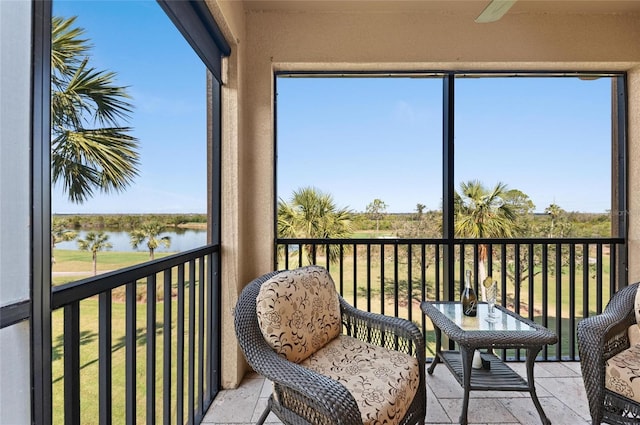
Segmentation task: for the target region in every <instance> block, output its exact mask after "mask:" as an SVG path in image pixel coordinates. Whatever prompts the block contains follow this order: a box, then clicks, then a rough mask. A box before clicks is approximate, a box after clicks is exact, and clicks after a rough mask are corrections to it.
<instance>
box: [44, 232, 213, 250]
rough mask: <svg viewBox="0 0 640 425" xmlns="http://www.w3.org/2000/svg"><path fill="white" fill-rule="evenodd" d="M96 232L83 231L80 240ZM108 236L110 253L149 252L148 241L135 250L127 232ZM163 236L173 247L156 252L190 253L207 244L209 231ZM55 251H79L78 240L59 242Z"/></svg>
mask: <svg viewBox="0 0 640 425" xmlns="http://www.w3.org/2000/svg"><path fill="white" fill-rule="evenodd" d="M91 231H94V230H81V231H79V232H78V238H79V239H84V238H85V237H86V235H87V233H89V232H91ZM104 233H106V234H107V235H109V240H108V242H110V243H111V245H113V248H111V249H110V250H109V251H127V252H134V251H140V252H148V251H149V249H148V248H147V241H146V240H145V241H143V242H142V243H141V244H140V245H138V248H137V249H133V248H132V247H131V238H130V237H129V233H127V232H115V231H105V232H104ZM163 236H169V238H171V245H170V246H169V248H165V247H164V246H160V247H158V248H157V249H156V252H182V251H188V250H190V249H193V248H198V247H201V246H203V245H206V243H207V231H206V230H194V229H184V230H183V229H180V230H179V231H178V232H176V231H166V232H162V233H161V234H160V235H159V238H161V237H163ZM55 249H71V250H77V249H78V242H77V240H73V241H68V242H59V243H57V244H56V248H55Z"/></svg>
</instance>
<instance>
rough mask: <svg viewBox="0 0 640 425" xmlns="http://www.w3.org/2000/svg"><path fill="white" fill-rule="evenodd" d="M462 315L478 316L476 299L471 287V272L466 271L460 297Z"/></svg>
mask: <svg viewBox="0 0 640 425" xmlns="http://www.w3.org/2000/svg"><path fill="white" fill-rule="evenodd" d="M460 302H461V303H462V313H463V314H464V315H465V316H471V317H475V316H476V315H477V314H478V297H477V296H476V292H475V291H474V290H473V288H472V287H471V270H467V271H466V273H465V277H464V289H463V290H462V294H461V295H460Z"/></svg>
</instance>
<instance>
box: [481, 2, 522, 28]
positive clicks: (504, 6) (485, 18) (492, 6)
mask: <svg viewBox="0 0 640 425" xmlns="http://www.w3.org/2000/svg"><path fill="white" fill-rule="evenodd" d="M516 1H517V0H491V3H489V4H488V5H487V7H485V8H484V10H483V11H482V13H481V14H480V15H478V17H477V18H476V19H475V21H476V22H477V23H479V24H486V23H489V22H495V21H497V20H498V19H500V18H502V16H503V15H504V14H505V13H507V11H508V10H509V9H511V6H513V4H514V3H515V2H516Z"/></svg>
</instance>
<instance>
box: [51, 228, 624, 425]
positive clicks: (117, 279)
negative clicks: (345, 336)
mask: <svg viewBox="0 0 640 425" xmlns="http://www.w3.org/2000/svg"><path fill="white" fill-rule="evenodd" d="M277 248H278V249H277V253H278V255H277V268H279V269H290V268H295V267H298V266H301V265H304V264H309V263H314V264H320V265H324V266H325V267H327V268H328V269H329V271H330V272H331V274H332V276H333V277H334V280H335V281H336V284H337V286H338V289H339V291H340V293H341V294H342V295H343V296H344V297H345V298H346V299H347V301H349V302H350V303H352V304H353V305H355V306H357V307H358V308H361V309H365V310H368V311H373V312H381V313H384V314H387V315H392V316H396V317H404V318H407V319H409V320H413V321H415V322H416V323H418V324H419V325H420V326H421V327H422V329H423V332H424V334H425V337H426V339H427V346H428V347H430V350H431V352H433V350H434V348H435V347H434V341H433V332H431V331H430V330H431V324H430V323H427V321H426V320H425V319H424V316H423V315H422V313H421V311H420V308H419V305H420V302H421V301H422V300H454V299H457V298H458V294H459V291H460V281H461V279H460V277H461V276H463V275H464V270H465V269H466V268H470V269H471V270H472V271H473V276H474V278H473V280H474V282H473V283H474V286H475V288H476V290H479V289H480V284H481V282H479V279H478V275H479V274H480V271H481V270H482V269H483V268H484V269H485V270H486V273H487V274H489V275H491V276H492V277H493V278H494V279H495V280H497V281H498V282H499V287H500V303H501V304H502V305H505V306H507V307H509V308H511V309H512V310H514V311H516V312H518V313H519V314H521V315H523V316H525V317H528V318H530V319H531V320H534V321H536V322H538V323H540V324H542V325H544V326H546V327H549V328H550V329H553V330H554V331H556V333H557V334H558V336H559V343H558V344H556V345H555V346H552V347H547V348H546V349H545V350H543V352H542V353H541V354H540V359H541V360H576V359H577V348H576V336H575V328H576V324H577V322H578V321H579V320H580V319H581V318H583V317H587V316H590V315H593V314H597V313H600V312H601V311H602V309H603V308H604V306H605V305H606V303H607V302H608V300H609V297H610V294H611V293H613V292H614V291H615V290H616V288H617V282H618V276H619V275H620V274H622V273H626V272H625V270H619V265H618V264H619V262H620V261H619V259H620V258H621V257H620V255H621V253H622V252H623V251H622V250H624V249H625V246H624V239H621V238H609V239H601V238H597V239H518V240H516V239H508V240H497V239H491V240H475V239H473V240H471V239H465V240H456V241H455V242H454V243H452V244H448V243H447V242H446V241H445V240H441V239H322V240H318V239H315V240H314V239H287V240H285V239H281V240H278V241H277ZM285 253H286V255H285ZM218 255H219V248H218V246H213V245H209V246H206V247H203V248H200V249H195V250H192V251H188V252H184V253H181V254H177V255H173V256H170V257H166V258H163V259H160V260H155V261H152V262H149V263H145V264H143V265H140V266H133V267H130V268H127V269H123V270H118V271H115V272H110V273H105V274H102V275H99V276H96V277H94V278H89V279H84V280H81V281H77V282H73V283H70V284H67V285H63V286H59V287H56V288H54V290H53V296H52V308H53V310H54V312H53V318H52V324H53V341H54V346H53V360H54V361H53V363H54V366H53V373H52V375H53V380H54V403H53V405H54V406H64V408H63V409H61V410H60V411H55V412H54V423H61V422H62V421H64V422H65V423H87V422H95V421H98V419H99V423H101V424H110V423H113V422H116V423H137V422H140V421H141V420H142V422H146V423H156V422H157V423H185V422H188V423H198V422H200V421H201V419H202V417H203V415H204V413H205V412H206V411H207V408H208V407H209V405H210V404H211V402H212V400H213V398H214V397H215V395H216V394H217V392H218V386H217V385H218V375H217V374H218V371H219V366H220V347H219V345H218V344H219V334H220V332H219V331H220V322H219V320H220V317H219V316H220V315H219V305H220V301H219V296H220V293H219V280H218V279H219V277H218V272H217V270H218V262H219V258H218ZM502 356H503V358H504V359H510V360H519V359H520V353H519V352H518V351H517V350H511V351H509V352H502ZM56 362H58V363H62V366H58V367H56V366H55V363H56ZM56 386H59V387H58V388H57V389H56ZM96 418H98V419H96ZM141 418H143V419H141Z"/></svg>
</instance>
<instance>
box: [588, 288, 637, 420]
mask: <svg viewBox="0 0 640 425" xmlns="http://www.w3.org/2000/svg"><path fill="white" fill-rule="evenodd" d="M637 289H638V284H634V285H630V286H627V287H626V288H623V289H621V290H620V291H618V292H617V293H616V294H614V296H613V297H612V298H611V300H610V301H609V304H607V306H606V307H605V309H604V311H603V312H602V313H601V314H599V315H596V316H592V317H588V318H586V319H584V320H582V321H580V322H579V323H578V350H579V354H580V365H581V369H582V378H583V380H584V385H585V390H586V393H587V399H588V400H589V409H590V410H591V413H592V417H594V416H593V415H594V413H597V412H596V411H597V410H599V409H600V406H601V405H602V402H603V399H604V376H605V361H606V360H608V359H609V358H611V357H612V356H614V355H615V354H617V353H619V352H620V351H622V350H624V349H626V348H628V347H629V339H628V335H627V329H628V328H629V326H631V325H632V324H633V323H635V313H634V300H635V296H636V291H637Z"/></svg>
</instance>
